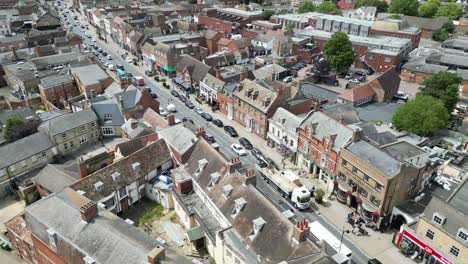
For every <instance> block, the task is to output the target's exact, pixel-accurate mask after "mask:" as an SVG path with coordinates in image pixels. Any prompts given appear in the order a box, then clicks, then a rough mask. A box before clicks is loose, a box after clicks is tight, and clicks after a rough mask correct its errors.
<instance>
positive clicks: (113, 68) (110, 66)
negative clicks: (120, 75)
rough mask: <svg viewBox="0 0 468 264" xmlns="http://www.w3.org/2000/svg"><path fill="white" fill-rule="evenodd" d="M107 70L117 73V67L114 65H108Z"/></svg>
mask: <svg viewBox="0 0 468 264" xmlns="http://www.w3.org/2000/svg"><path fill="white" fill-rule="evenodd" d="M107 68H108V69H109V70H111V71H115V65H114V64H109V65H107Z"/></svg>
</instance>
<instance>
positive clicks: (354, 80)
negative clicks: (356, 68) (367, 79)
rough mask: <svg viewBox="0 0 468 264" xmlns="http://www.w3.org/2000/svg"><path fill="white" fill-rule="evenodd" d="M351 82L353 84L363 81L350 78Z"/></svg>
mask: <svg viewBox="0 0 468 264" xmlns="http://www.w3.org/2000/svg"><path fill="white" fill-rule="evenodd" d="M349 82H350V83H352V84H361V82H360V81H359V80H358V79H351V80H349Z"/></svg>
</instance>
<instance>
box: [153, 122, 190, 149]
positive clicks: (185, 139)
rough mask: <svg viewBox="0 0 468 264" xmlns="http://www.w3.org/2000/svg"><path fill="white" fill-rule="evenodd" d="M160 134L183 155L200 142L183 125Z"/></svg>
mask: <svg viewBox="0 0 468 264" xmlns="http://www.w3.org/2000/svg"><path fill="white" fill-rule="evenodd" d="M158 134H159V136H160V137H161V138H163V139H164V140H165V141H166V142H167V144H169V145H170V146H172V147H173V148H174V149H175V150H176V151H177V152H179V153H180V154H181V155H182V154H184V153H185V152H186V151H188V150H189V149H190V148H191V147H192V146H193V145H194V144H195V143H196V142H197V141H198V138H197V136H196V135H195V133H193V132H192V130H190V129H189V128H186V127H185V126H184V125H183V124H182V123H180V124H177V125H175V126H170V127H167V128H164V129H161V130H159V131H158Z"/></svg>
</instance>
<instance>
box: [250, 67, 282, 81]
mask: <svg viewBox="0 0 468 264" xmlns="http://www.w3.org/2000/svg"><path fill="white" fill-rule="evenodd" d="M286 71H287V69H286V68H284V67H282V66H280V65H278V64H276V63H272V64H268V65H266V66H263V67H261V68H259V69H256V70H254V71H253V72H252V73H253V75H254V76H255V79H259V80H265V79H268V78H272V77H273V76H274V75H276V74H281V73H284V72H286Z"/></svg>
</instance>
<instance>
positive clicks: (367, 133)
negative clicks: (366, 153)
mask: <svg viewBox="0 0 468 264" xmlns="http://www.w3.org/2000/svg"><path fill="white" fill-rule="evenodd" d="M350 127H351V128H356V129H357V128H359V129H360V133H359V135H360V136H362V137H365V138H366V139H367V140H370V141H372V142H374V143H375V144H377V145H379V146H381V145H386V144H390V143H393V142H396V141H397V138H396V137H395V136H394V135H393V134H392V133H389V132H383V133H379V131H378V130H377V128H376V127H375V125H374V124H372V123H371V122H360V123H357V124H352V125H350Z"/></svg>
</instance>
